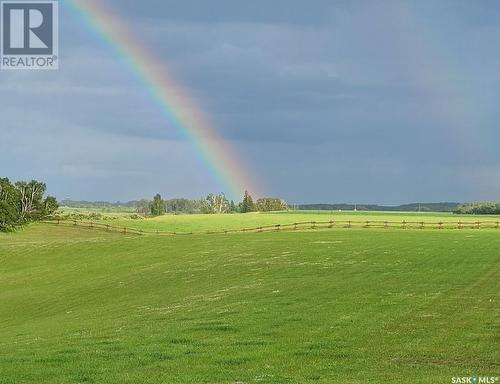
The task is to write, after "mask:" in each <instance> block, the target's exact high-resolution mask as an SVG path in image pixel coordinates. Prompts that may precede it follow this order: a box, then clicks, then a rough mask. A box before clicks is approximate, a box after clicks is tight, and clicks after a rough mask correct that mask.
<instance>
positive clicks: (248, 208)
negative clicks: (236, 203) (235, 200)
mask: <svg viewBox="0 0 500 384" xmlns="http://www.w3.org/2000/svg"><path fill="white" fill-rule="evenodd" d="M254 211H255V204H254V202H253V198H252V196H251V195H250V193H249V192H248V191H245V196H243V202H242V203H241V213H248V212H254Z"/></svg>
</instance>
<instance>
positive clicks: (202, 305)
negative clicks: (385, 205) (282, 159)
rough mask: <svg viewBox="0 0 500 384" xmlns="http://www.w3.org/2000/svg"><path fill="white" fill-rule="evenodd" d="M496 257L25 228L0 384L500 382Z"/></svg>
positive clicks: (238, 237)
mask: <svg viewBox="0 0 500 384" xmlns="http://www.w3.org/2000/svg"><path fill="white" fill-rule="evenodd" d="M239 216H243V215H238V217H239ZM253 216H256V217H258V216H259V215H249V216H248V217H253ZM188 217H191V218H192V216H188ZM222 217H224V218H225V217H226V216H220V217H218V216H203V220H204V221H205V222H210V221H212V220H215V221H214V222H212V223H211V225H212V226H218V225H221V224H220V223H219V222H218V221H217V220H220V219H221V218H222ZM227 217H228V218H229V219H231V218H232V219H233V220H234V219H235V217H237V216H235V217H231V216H229V215H228V216H227ZM266 217H267V216H266ZM287 217H288V216H287ZM308 217H309V216H308ZM290 218H291V216H290ZM172 219H179V217H165V218H161V219H158V220H157V221H159V222H160V223H161V222H162V220H165V221H166V222H168V220H172ZM199 220H200V222H201V221H202V220H201V217H200V219H199ZM278 221H282V219H279V220H278ZM226 224H227V223H224V225H226ZM245 224H246V223H245ZM238 225H240V223H238ZM499 249H500V237H499V234H498V232H496V231H493V230H491V231H490V230H486V231H474V230H463V231H456V230H455V231H452V230H443V231H416V230H415V231H396V230H394V231H393V230H389V231H387V230H384V229H373V230H363V229H351V230H346V229H338V230H335V231H318V232H300V231H299V232H281V233H260V234H257V233H255V234H233V235H210V236H208V235H194V236H190V237H184V236H181V237H162V236H159V237H156V236H149V237H141V236H128V235H123V234H120V233H107V232H104V231H96V230H89V229H84V228H72V227H65V226H54V225H49V224H34V225H30V226H29V227H27V228H26V229H25V230H22V231H19V232H17V233H14V234H0V303H1V305H0V334H1V335H2V337H1V340H0V349H1V351H2V352H1V353H0V372H1V376H0V383H2V384H13V383H16V384H18V383H44V382H47V383H162V382H168V383H174V384H175V383H183V384H184V383H227V384H229V383H233V384H234V383H325V384H326V383H332V382H350V383H364V382H370V383H407V382H408V380H409V378H411V381H412V382H416V383H432V384H434V383H437V382H439V383H440V382H443V383H447V382H451V377H454V376H469V375H476V374H477V375H483V374H484V375H485V376H495V375H496V376H498V374H499V366H498V361H499V360H500V351H499V349H498V330H499V326H500V324H499V320H498V319H499V318H500V313H499V306H498V300H499V292H500V283H499V282H500V255H499V253H498V250H499Z"/></svg>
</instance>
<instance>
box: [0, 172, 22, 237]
mask: <svg viewBox="0 0 500 384" xmlns="http://www.w3.org/2000/svg"><path fill="white" fill-rule="evenodd" d="M18 200H19V196H18V192H17V190H16V189H15V187H14V186H13V185H12V184H11V183H10V181H9V179H7V178H5V179H1V178H0V231H2V232H4V231H10V230H12V229H14V227H15V226H16V224H18V223H19V221H20V217H19V210H18V209H17V206H18Z"/></svg>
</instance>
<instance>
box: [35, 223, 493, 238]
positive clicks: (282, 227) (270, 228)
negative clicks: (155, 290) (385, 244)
mask: <svg viewBox="0 0 500 384" xmlns="http://www.w3.org/2000/svg"><path fill="white" fill-rule="evenodd" d="M44 223H47V224H54V225H64V226H72V227H80V228H89V229H101V230H105V231H108V232H111V231H113V232H120V233H123V234H131V235H169V236H186V235H195V234H197V235H200V234H207V235H210V234H230V233H262V232H280V231H297V230H316V229H334V228H385V229H390V228H392V229H456V230H461V229H475V230H478V229H500V221H433V222H426V221H406V220H402V221H383V220H363V221H361V220H330V221H302V222H296V223H291V224H275V225H265V226H259V227H251V228H240V229H221V230H212V231H199V232H176V231H160V230H154V231H150V230H149V231H148V230H143V229H136V228H131V227H126V226H115V225H110V224H103V223H96V222H93V221H77V220H49V221H44Z"/></svg>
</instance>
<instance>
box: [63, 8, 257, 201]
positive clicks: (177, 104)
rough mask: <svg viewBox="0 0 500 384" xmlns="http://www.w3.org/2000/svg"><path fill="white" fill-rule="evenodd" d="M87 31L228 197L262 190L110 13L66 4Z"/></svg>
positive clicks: (160, 66) (204, 117) (161, 68)
mask: <svg viewBox="0 0 500 384" xmlns="http://www.w3.org/2000/svg"><path fill="white" fill-rule="evenodd" d="M61 3H62V4H65V5H67V6H68V7H69V8H71V9H72V10H74V11H75V12H76V13H77V14H78V15H80V16H81V18H82V20H83V21H84V22H85V24H87V26H88V27H89V28H90V29H91V30H92V31H94V32H96V33H97V35H98V36H99V37H100V38H102V39H103V40H105V41H106V42H107V43H108V44H109V45H110V46H111V47H112V48H113V49H114V50H115V51H116V53H117V54H118V55H119V56H120V57H121V59H122V60H123V61H124V62H125V63H126V64H127V65H128V67H129V68H130V69H131V70H132V72H133V73H135V74H136V75H137V77H138V78H139V79H140V81H141V82H142V83H143V85H144V87H145V88H146V89H147V91H148V93H149V94H150V95H151V97H152V98H153V99H154V101H155V102H156V104H158V106H159V107H160V108H161V110H162V112H163V114H164V115H165V117H166V118H167V119H168V121H169V122H170V123H172V124H173V125H174V126H175V127H177V128H178V129H179V131H180V132H181V133H182V134H183V135H184V137H185V138H187V139H188V140H189V141H190V142H191V143H192V145H193V146H194V148H195V151H196V153H198V155H199V156H200V159H201V160H202V162H203V163H204V164H205V165H206V166H207V168H208V169H209V171H210V172H211V173H212V174H213V176H214V177H215V179H216V180H217V181H218V182H219V184H220V186H221V188H224V189H225V192H226V193H227V194H228V196H231V197H232V198H237V197H240V196H242V194H243V191H244V190H245V189H247V190H249V191H251V192H252V193H255V194H259V193H261V189H260V187H259V186H258V184H257V183H256V182H255V180H254V178H253V177H252V176H251V175H250V173H249V172H248V170H247V169H246V168H245V167H244V166H243V164H242V163H241V161H240V159H239V158H238V156H237V154H236V153H235V151H234V150H233V148H232V147H231V146H230V145H229V143H228V142H227V141H226V140H224V139H223V138H221V137H220V136H219V135H218V134H217V132H216V131H215V130H214V129H213V127H212V124H211V122H210V118H209V117H208V116H207V115H206V114H205V113H204V112H203V110H202V109H201V108H200V106H198V105H197V103H196V102H195V100H193V98H192V97H191V96H190V95H189V93H188V91H187V90H186V89H185V88H183V87H182V86H181V85H180V84H179V83H178V82H177V81H176V80H175V79H174V76H173V74H172V73H171V72H170V71H169V70H168V68H167V67H166V66H165V64H164V63H162V62H161V61H160V60H159V59H158V58H156V57H155V56H154V55H153V53H152V52H150V51H149V50H148V49H147V48H146V47H145V46H144V45H143V44H142V43H141V42H140V41H139V40H137V38H136V37H135V36H134V35H133V34H132V33H131V31H130V30H129V29H128V27H127V25H126V24H125V23H124V22H123V21H122V20H121V19H120V18H119V17H118V16H117V14H116V12H114V11H113V10H112V9H110V8H107V7H105V6H104V5H103V4H102V2H100V1H98V0H64V1H62V2H61Z"/></svg>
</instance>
